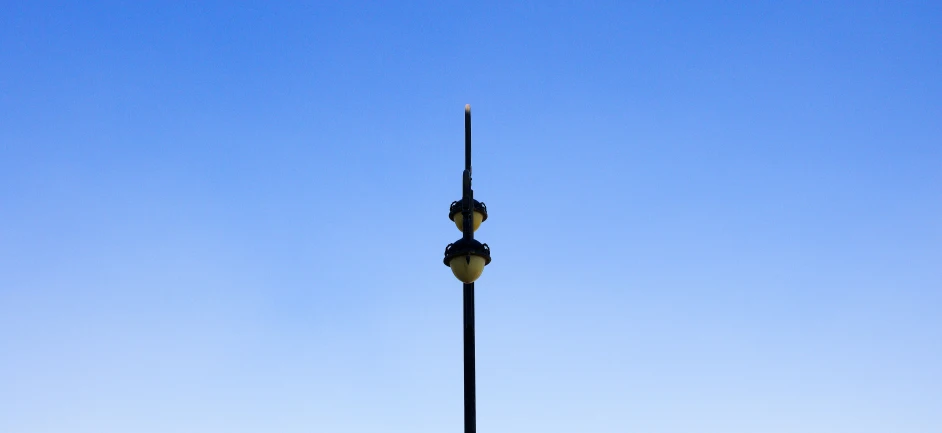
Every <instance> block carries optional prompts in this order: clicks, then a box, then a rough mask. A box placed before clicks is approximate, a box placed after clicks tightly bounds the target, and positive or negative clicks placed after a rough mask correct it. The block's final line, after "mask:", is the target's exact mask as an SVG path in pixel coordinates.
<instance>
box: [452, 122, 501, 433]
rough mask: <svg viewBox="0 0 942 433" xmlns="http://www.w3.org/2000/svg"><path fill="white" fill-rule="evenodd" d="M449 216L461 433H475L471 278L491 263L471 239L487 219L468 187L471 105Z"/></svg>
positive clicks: (485, 250)
mask: <svg viewBox="0 0 942 433" xmlns="http://www.w3.org/2000/svg"><path fill="white" fill-rule="evenodd" d="M448 219H450V220H452V221H454V223H455V226H457V227H458V230H461V233H462V237H461V239H459V240H457V241H455V242H454V243H450V244H448V246H447V247H445V260H444V262H445V266H448V267H450V268H451V272H452V273H454V274H455V277H457V278H458V279H459V280H461V282H462V283H464V290H463V304H464V432H465V433H475V430H476V425H475V417H476V413H475V389H474V281H475V280H477V279H478V277H480V276H481V273H482V272H484V266H487V264H488V263H490V262H491V250H490V248H488V246H487V244H482V243H481V242H479V241H477V240H475V239H474V231H475V230H477V229H478V227H480V225H481V223H482V222H484V221H486V220H487V207H486V206H484V203H481V202H479V201H477V200H475V199H474V191H472V190H471V106H470V105H465V106H464V173H463V174H462V194H461V200H459V201H456V202H453V203H452V204H451V208H450V209H449V210H448Z"/></svg>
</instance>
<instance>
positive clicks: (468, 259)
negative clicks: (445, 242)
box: [450, 255, 485, 284]
mask: <svg viewBox="0 0 942 433" xmlns="http://www.w3.org/2000/svg"><path fill="white" fill-rule="evenodd" d="M484 264H485V261H484V257H481V256H471V255H467V256H459V257H455V258H453V259H451V264H450V266H451V273H453V274H455V278H458V279H459V280H461V282H462V283H465V284H469V283H473V282H474V280H477V279H478V278H479V277H480V276H481V274H482V273H484Z"/></svg>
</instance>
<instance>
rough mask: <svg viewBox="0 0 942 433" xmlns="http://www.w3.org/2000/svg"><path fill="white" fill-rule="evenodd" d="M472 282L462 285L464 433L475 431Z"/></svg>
mask: <svg viewBox="0 0 942 433" xmlns="http://www.w3.org/2000/svg"><path fill="white" fill-rule="evenodd" d="M475 406H476V403H475V384H474V283H470V284H465V285H464V433H475V431H476V430H477V425H476V424H477V421H476V418H477V414H476V408H475Z"/></svg>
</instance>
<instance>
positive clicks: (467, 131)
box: [464, 104, 471, 171]
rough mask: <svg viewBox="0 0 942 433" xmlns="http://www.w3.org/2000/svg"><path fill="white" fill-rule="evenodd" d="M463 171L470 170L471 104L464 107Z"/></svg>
mask: <svg viewBox="0 0 942 433" xmlns="http://www.w3.org/2000/svg"><path fill="white" fill-rule="evenodd" d="M464 169H465V170H468V171H470V170H471V104H467V105H465V106H464Z"/></svg>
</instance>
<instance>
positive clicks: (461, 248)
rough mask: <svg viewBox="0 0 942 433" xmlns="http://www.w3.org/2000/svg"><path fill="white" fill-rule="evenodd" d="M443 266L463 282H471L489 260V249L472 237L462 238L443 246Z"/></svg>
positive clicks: (479, 274)
mask: <svg viewBox="0 0 942 433" xmlns="http://www.w3.org/2000/svg"><path fill="white" fill-rule="evenodd" d="M444 262H445V266H448V267H451V272H452V273H453V274H455V277H456V278H458V279H459V280H461V282H463V283H465V284H470V283H473V282H474V280H477V279H478V277H480V276H481V274H482V273H483V272H484V266H486V265H487V264H489V263H490V262H491V249H490V248H488V246H487V244H482V243H481V242H478V241H476V240H474V239H468V238H462V239H459V240H458V241H456V242H455V243H451V244H448V246H447V247H445V260H444Z"/></svg>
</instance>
